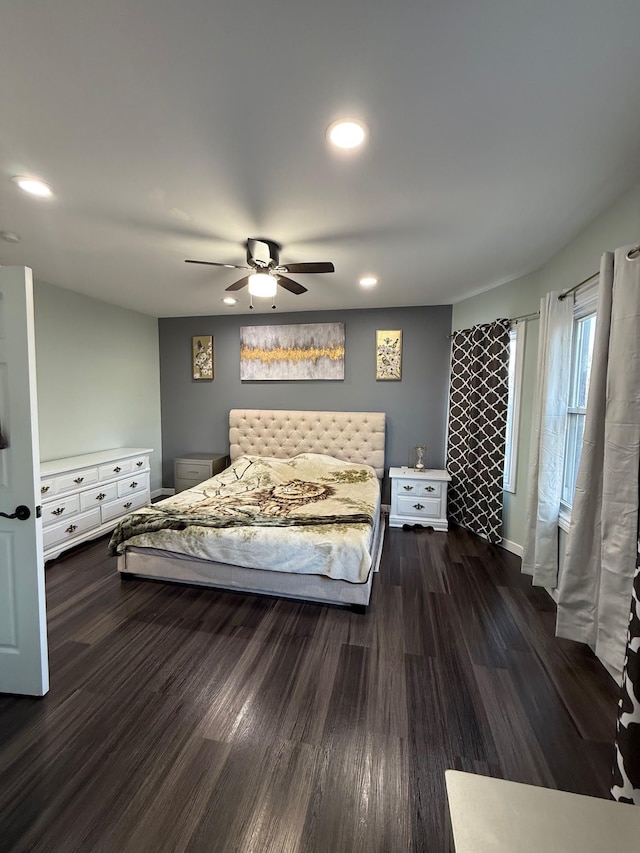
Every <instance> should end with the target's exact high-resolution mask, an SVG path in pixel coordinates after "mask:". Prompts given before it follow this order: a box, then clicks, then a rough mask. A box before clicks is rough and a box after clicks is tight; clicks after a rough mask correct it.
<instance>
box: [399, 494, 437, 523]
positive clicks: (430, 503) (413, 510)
mask: <svg viewBox="0 0 640 853" xmlns="http://www.w3.org/2000/svg"><path fill="white" fill-rule="evenodd" d="M398 515H401V516H404V515H406V516H407V517H409V516H412V517H413V516H419V517H420V518H425V519H428V518H440V517H441V516H442V515H443V513H442V501H441V500H440V498H425V497H417V498H416V497H413V498H409V497H399V498H398Z"/></svg>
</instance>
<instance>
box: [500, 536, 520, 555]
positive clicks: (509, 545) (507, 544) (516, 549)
mask: <svg viewBox="0 0 640 853" xmlns="http://www.w3.org/2000/svg"><path fill="white" fill-rule="evenodd" d="M499 545H500V547H501V548H504V550H505V551H509V552H510V553H511V554H515V555H516V556H517V557H520V559H522V553H523V551H524V549H523V547H522V545H518V543H517V542H512V541H511V540H510V539H503V540H502V542H500V543H499Z"/></svg>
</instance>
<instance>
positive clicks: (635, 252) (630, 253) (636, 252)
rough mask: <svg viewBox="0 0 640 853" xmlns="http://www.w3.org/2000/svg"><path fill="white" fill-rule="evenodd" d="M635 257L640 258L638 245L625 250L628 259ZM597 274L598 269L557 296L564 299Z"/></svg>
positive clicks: (639, 246)
mask: <svg viewBox="0 0 640 853" xmlns="http://www.w3.org/2000/svg"><path fill="white" fill-rule="evenodd" d="M636 258H640V245H638V246H634V247H633V248H632V249H629V251H628V252H627V260H628V261H635V260H636ZM597 275H600V270H598V272H594V273H593V275H590V276H589V277H588V278H585V280H584V281H581V282H580V284H574V285H573V287H570V288H569V290H565V291H564V293H561V294H560V296H558V299H560V300H562V299H564V298H565V297H566V296H568V295H569V294H570V293H573V292H574V290H577V289H578V288H579V287H582V285H583V284H588V283H589V282H590V281H593V279H594V278H595V277H596V276H597Z"/></svg>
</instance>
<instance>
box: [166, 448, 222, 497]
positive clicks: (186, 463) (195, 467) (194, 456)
mask: <svg viewBox="0 0 640 853" xmlns="http://www.w3.org/2000/svg"><path fill="white" fill-rule="evenodd" d="M228 464H229V457H228V456H226V454H224V453H185V455H184V456H178V457H177V458H176V459H174V460H173V485H174V489H175V491H176V493H177V492H183V491H184V490H185V489H192V488H193V487H194V486H198V485H199V484H200V483H202V482H204V481H205V480H209V479H210V478H211V477H214V476H215V475H216V474H219V473H220V472H221V471H224V469H225V468H226V467H227V465H228Z"/></svg>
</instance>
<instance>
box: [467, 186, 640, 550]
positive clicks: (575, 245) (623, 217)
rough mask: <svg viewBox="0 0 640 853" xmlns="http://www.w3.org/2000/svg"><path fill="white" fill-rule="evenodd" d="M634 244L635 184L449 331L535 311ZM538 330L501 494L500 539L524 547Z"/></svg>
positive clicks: (528, 354)
mask: <svg viewBox="0 0 640 853" xmlns="http://www.w3.org/2000/svg"><path fill="white" fill-rule="evenodd" d="M639 239H640V184H637V185H635V186H634V187H632V188H631V189H630V190H629V191H628V192H627V193H625V194H624V195H623V196H622V197H621V198H620V199H619V200H618V201H617V202H616V203H615V204H614V205H612V206H611V207H610V208H609V209H608V210H607V211H605V212H604V213H603V214H602V215H601V216H599V217H598V218H597V219H595V220H594V221H593V222H592V223H591V224H590V225H589V226H588V227H587V228H585V230H584V231H582V232H581V233H580V234H579V235H578V236H577V237H576V238H575V240H573V241H572V242H571V243H569V245H568V246H565V248H564V249H563V250H562V251H561V252H559V253H558V254H557V255H555V256H554V257H553V258H551V260H549V261H548V262H547V263H546V264H544V266H542V267H541V268H540V269H539V270H537V271H536V272H534V273H531V274H530V275H528V276H523V277H522V278H518V279H515V280H514V281H510V282H508V283H507V284H503V285H501V286H500V287H496V288H493V290H489V291H487V292H485V293H481V294H480V295H478V296H474V297H472V298H470V299H466V300H464V301H463V302H459V303H458V304H456V305H454V306H453V327H452V328H453V329H465V328H469V327H470V326H473V325H474V324H475V323H486V322H489V321H491V320H494V319H495V318H496V317H516V316H517V315H519V314H527V313H529V312H532V311H537V310H538V309H539V307H540V297H541V296H543V295H544V294H545V293H547V292H549V291H552V290H566V289H567V288H569V287H573V285H574V284H578V282H580V281H583V280H584V279H585V278H587V277H588V276H590V275H591V274H592V273H595V272H597V271H598V269H599V268H600V256H601V255H602V253H603V252H606V251H613V250H614V249H616V248H618V247H619V246H624V245H627V244H631V243H634V244H635V243H637V242H638V240H639ZM539 326H540V323H539V322H538V320H528V321H527V335H526V338H527V339H526V345H525V361H524V376H523V385H522V407H521V410H520V435H519V437H518V467H517V486H516V492H515V493H514V494H508V493H506V492H505V494H504V537H505V539H507V540H509V541H510V542H511V543H513V544H514V545H517V546H522V545H523V543H524V532H525V514H526V494H527V481H528V475H529V451H530V443H531V419H532V416H533V401H534V398H535V387H536V361H537V356H538V330H539ZM561 554H562V549H561Z"/></svg>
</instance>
